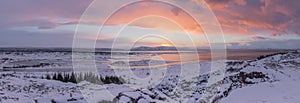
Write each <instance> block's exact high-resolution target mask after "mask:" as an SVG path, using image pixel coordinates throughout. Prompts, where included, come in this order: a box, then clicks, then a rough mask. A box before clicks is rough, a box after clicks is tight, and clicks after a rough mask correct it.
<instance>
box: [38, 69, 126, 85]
mask: <svg viewBox="0 0 300 103" xmlns="http://www.w3.org/2000/svg"><path fill="white" fill-rule="evenodd" d="M42 78H43V79H48V80H58V81H62V82H72V83H79V82H81V81H88V82H91V83H95V84H111V83H113V84H123V83H125V80H124V79H123V78H121V77H116V76H105V77H102V76H98V75H96V74H94V73H91V72H89V73H74V72H72V73H61V72H59V73H54V74H52V75H51V74H47V75H46V77H42Z"/></svg>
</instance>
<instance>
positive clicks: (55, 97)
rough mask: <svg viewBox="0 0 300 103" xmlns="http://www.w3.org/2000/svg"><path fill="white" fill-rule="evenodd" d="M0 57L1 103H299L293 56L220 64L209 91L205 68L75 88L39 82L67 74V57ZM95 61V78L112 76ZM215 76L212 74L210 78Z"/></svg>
mask: <svg viewBox="0 0 300 103" xmlns="http://www.w3.org/2000/svg"><path fill="white" fill-rule="evenodd" d="M0 57H1V61H0V68H2V71H1V74H0V85H1V87H0V102H1V103H51V102H52V103H66V102H70V103H86V102H89V103H101V102H102V103H110V102H112V103H113V102H124V103H126V102H133V103H134V102H138V103H148V102H168V103H176V102H190V103H199V102H203V103H204V101H203V95H204V94H205V93H207V92H209V93H213V94H214V95H213V96H212V97H211V98H212V101H210V102H220V103H299V102H300V99H299V98H298V97H299V96H300V95H299V94H300V90H299V89H298V88H297V87H299V86H300V82H299V81H300V75H299V74H300V53H299V52H294V51H290V52H288V53H282V54H276V55H272V56H268V57H265V58H260V59H257V60H249V61H224V62H226V64H227V66H226V71H225V76H224V78H223V79H221V80H220V81H217V82H216V84H213V85H209V86H207V84H208V80H209V77H210V74H211V72H210V64H211V63H210V62H201V63H186V64H183V65H180V64H174V65H164V66H161V67H151V69H139V68H134V69H121V70H119V71H118V73H119V74H118V76H119V77H121V78H123V79H124V80H125V82H124V83H123V84H113V83H112V84H94V83H90V82H88V81H82V82H80V83H78V84H75V83H70V82H61V81H57V80H47V79H45V78H41V77H45V76H46V75H47V74H51V75H53V74H54V73H55V72H61V69H64V71H63V72H70V71H69V69H70V68H71V67H72V64H71V63H70V61H69V60H70V59H71V56H70V55H69V54H68V55H67V54H65V53H60V52H57V53H53V52H52V53H1V54H0ZM28 58H30V59H31V60H28ZM96 59H97V61H98V62H99V64H97V66H98V67H102V68H106V69H105V70H101V71H99V75H101V76H113V75H114V71H113V70H111V69H109V67H110V66H111V64H107V63H105V62H103V61H105V60H106V59H109V56H108V55H97V56H96ZM102 60H103V61H102ZM148 62H150V61H149V60H142V61H133V62H130V63H129V64H130V65H138V66H145V65H149V64H151V63H148ZM155 62H158V63H159V64H163V63H164V62H159V61H155ZM199 68H200V69H199ZM53 69H55V71H53ZM182 70H184V71H182ZM35 71H38V72H35ZM218 72H219V71H213V72H212V74H214V73H218ZM128 73H133V74H131V75H128ZM135 76H137V77H135ZM218 85H219V86H220V89H215V88H214V86H218ZM210 90H213V91H210Z"/></svg>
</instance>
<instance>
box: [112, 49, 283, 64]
mask: <svg viewBox="0 0 300 103" xmlns="http://www.w3.org/2000/svg"><path fill="white" fill-rule="evenodd" d="M278 52H284V51H283V50H227V51H226V53H225V54H226V60H254V59H256V58H257V57H259V56H262V55H268V54H273V53H278ZM134 54H135V55H116V56H115V55H113V56H112V58H111V59H110V61H111V62H110V63H116V62H119V61H126V62H132V63H131V65H130V64H129V65H130V67H131V68H143V67H149V64H151V66H162V65H172V64H179V63H188V62H209V61H211V60H212V59H211V58H212V55H211V52H210V51H209V50H199V51H197V52H191V51H183V52H176V51H135V52H134ZM214 57H215V59H214V60H221V59H223V58H222V55H218V54H215V55H214ZM139 61H145V62H151V61H156V62H154V63H143V62H142V63H141V62H139ZM116 67H120V66H118V65H117V66H116ZM121 67H124V65H121Z"/></svg>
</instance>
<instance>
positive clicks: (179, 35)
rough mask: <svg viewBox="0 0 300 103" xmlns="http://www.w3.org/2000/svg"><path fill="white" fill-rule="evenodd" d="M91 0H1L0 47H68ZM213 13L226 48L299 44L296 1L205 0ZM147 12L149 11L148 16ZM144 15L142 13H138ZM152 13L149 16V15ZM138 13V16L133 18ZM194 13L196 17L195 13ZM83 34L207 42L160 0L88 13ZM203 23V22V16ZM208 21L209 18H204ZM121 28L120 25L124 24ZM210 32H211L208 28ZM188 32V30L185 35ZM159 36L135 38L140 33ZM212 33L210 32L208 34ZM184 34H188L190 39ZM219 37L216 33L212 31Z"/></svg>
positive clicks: (156, 42) (121, 42)
mask: <svg viewBox="0 0 300 103" xmlns="http://www.w3.org/2000/svg"><path fill="white" fill-rule="evenodd" d="M174 1H176V2H178V3H182V4H184V5H186V6H185V8H189V9H192V10H193V11H194V12H193V11H192V12H190V13H193V14H195V15H197V16H199V17H201V16H203V15H202V14H200V13H199V14H197V13H198V11H201V10H200V9H199V7H197V6H198V5H195V3H194V0H184V1H182V0H178V1H177V0H174ZM92 2H93V1H92V0H20V1H15V0H1V1H0V13H1V14H0V15H1V16H0V17H1V19H0V35H1V38H0V46H1V47H71V46H72V42H73V37H74V33H75V31H76V26H77V25H78V23H79V20H80V17H81V16H82V14H84V11H85V10H86V9H87V8H88V7H89V5H91V3H92ZM118 2H119V1H117V0H114V1H113V2H103V4H99V6H96V8H95V9H94V10H95V11H94V12H95V14H97V15H101V11H105V10H106V9H107V7H112V6H116V4H118ZM205 2H206V3H207V4H208V6H209V7H210V8H211V10H212V11H213V13H214V14H215V16H216V18H217V20H218V21H219V23H220V25H221V28H222V30H223V33H224V38H225V41H226V45H227V46H228V48H241V49H265V48H278V49H298V48H299V45H300V29H299V28H300V6H299V4H300V1H299V0H288V1H285V0H205ZM148 14H151V15H152V16H149V15H148ZM145 15H148V16H147V17H143V16H145ZM153 15H154V16H153ZM138 17H143V18H140V19H135V18H138ZM196 18H197V17H196ZM104 21H105V25H104V27H103V28H104V29H105V30H104V31H103V33H102V34H100V35H101V36H99V37H97V38H95V37H93V36H89V35H95V34H92V32H90V31H93V30H96V29H99V27H98V26H97V25H98V23H99V22H104ZM82 22H83V23H84V25H82V27H84V30H83V31H79V32H82V33H85V34H86V35H85V36H82V37H81V38H82V39H86V40H93V39H96V40H97V47H99V48H100V47H110V46H111V44H112V43H113V42H114V39H115V37H116V35H117V33H118V35H117V37H118V40H117V43H116V44H115V45H116V46H117V47H120V48H121V47H124V46H128V44H130V42H135V43H136V46H173V44H172V43H171V42H170V41H168V40H172V42H176V43H177V46H182V47H188V46H191V44H189V43H187V41H191V40H192V41H193V42H194V43H195V45H196V46H197V47H199V48H201V47H203V48H205V47H209V43H208V42H207V40H206V39H205V35H204V32H203V30H202V29H203V28H201V26H200V25H198V24H197V23H196V22H195V20H194V19H193V18H191V17H190V15H189V14H188V13H186V12H184V11H183V10H182V9H180V8H178V7H175V6H172V5H167V4H164V3H159V2H151V1H144V2H139V3H135V4H131V5H127V6H126V5H125V6H124V7H123V8H122V9H120V10H118V11H116V13H114V15H111V17H110V18H109V19H107V18H106V17H105V16H104V15H103V18H99V17H96V16H95V17H93V15H90V16H89V19H88V20H87V19H86V20H84V21H82ZM204 22H205V21H204ZM208 23H209V22H208ZM124 25H127V26H126V27H125V28H123V29H122V31H120V32H116V30H120V28H122V27H124ZM211 31H214V30H213V29H211ZM187 32H188V34H187ZM148 34H153V35H156V34H157V35H160V37H162V36H163V37H165V38H167V39H168V40H166V39H163V38H159V37H149V38H144V39H141V40H137V38H138V37H140V36H141V35H148ZM207 35H214V34H207ZM187 37H190V38H192V39H191V40H190V39H189V38H187ZM215 38H218V36H215Z"/></svg>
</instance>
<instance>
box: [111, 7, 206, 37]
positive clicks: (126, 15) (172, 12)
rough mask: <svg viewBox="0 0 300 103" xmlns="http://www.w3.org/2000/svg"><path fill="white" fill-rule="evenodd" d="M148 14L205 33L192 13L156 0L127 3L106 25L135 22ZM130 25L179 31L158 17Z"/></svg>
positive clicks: (188, 29) (192, 31) (197, 32)
mask: <svg viewBox="0 0 300 103" xmlns="http://www.w3.org/2000/svg"><path fill="white" fill-rule="evenodd" d="M147 16H157V17H164V18H168V19H169V20H170V21H175V22H176V23H177V24H178V25H180V26H181V27H182V28H183V29H184V30H186V31H188V32H191V33H194V34H202V33H203V32H202V30H201V27H200V25H198V24H197V22H196V21H195V20H194V19H193V18H192V17H191V16H190V15H188V14H187V13H186V12H184V11H183V10H181V9H180V8H178V7H174V6H172V5H169V4H166V3H162V2H154V1H142V2H138V3H134V4H130V5H127V6H125V7H123V8H121V9H120V10H118V11H117V12H116V13H114V15H112V16H111V17H110V18H109V20H108V21H107V22H106V25H119V24H127V23H130V22H133V21H134V20H136V19H137V18H140V17H147ZM130 25H131V26H140V27H145V28H164V29H167V30H171V31H175V32H177V31H178V29H174V28H170V27H172V26H169V24H166V22H159V20H158V18H147V19H144V20H142V21H140V22H135V23H133V24H130ZM173 27H174V26H173Z"/></svg>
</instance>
